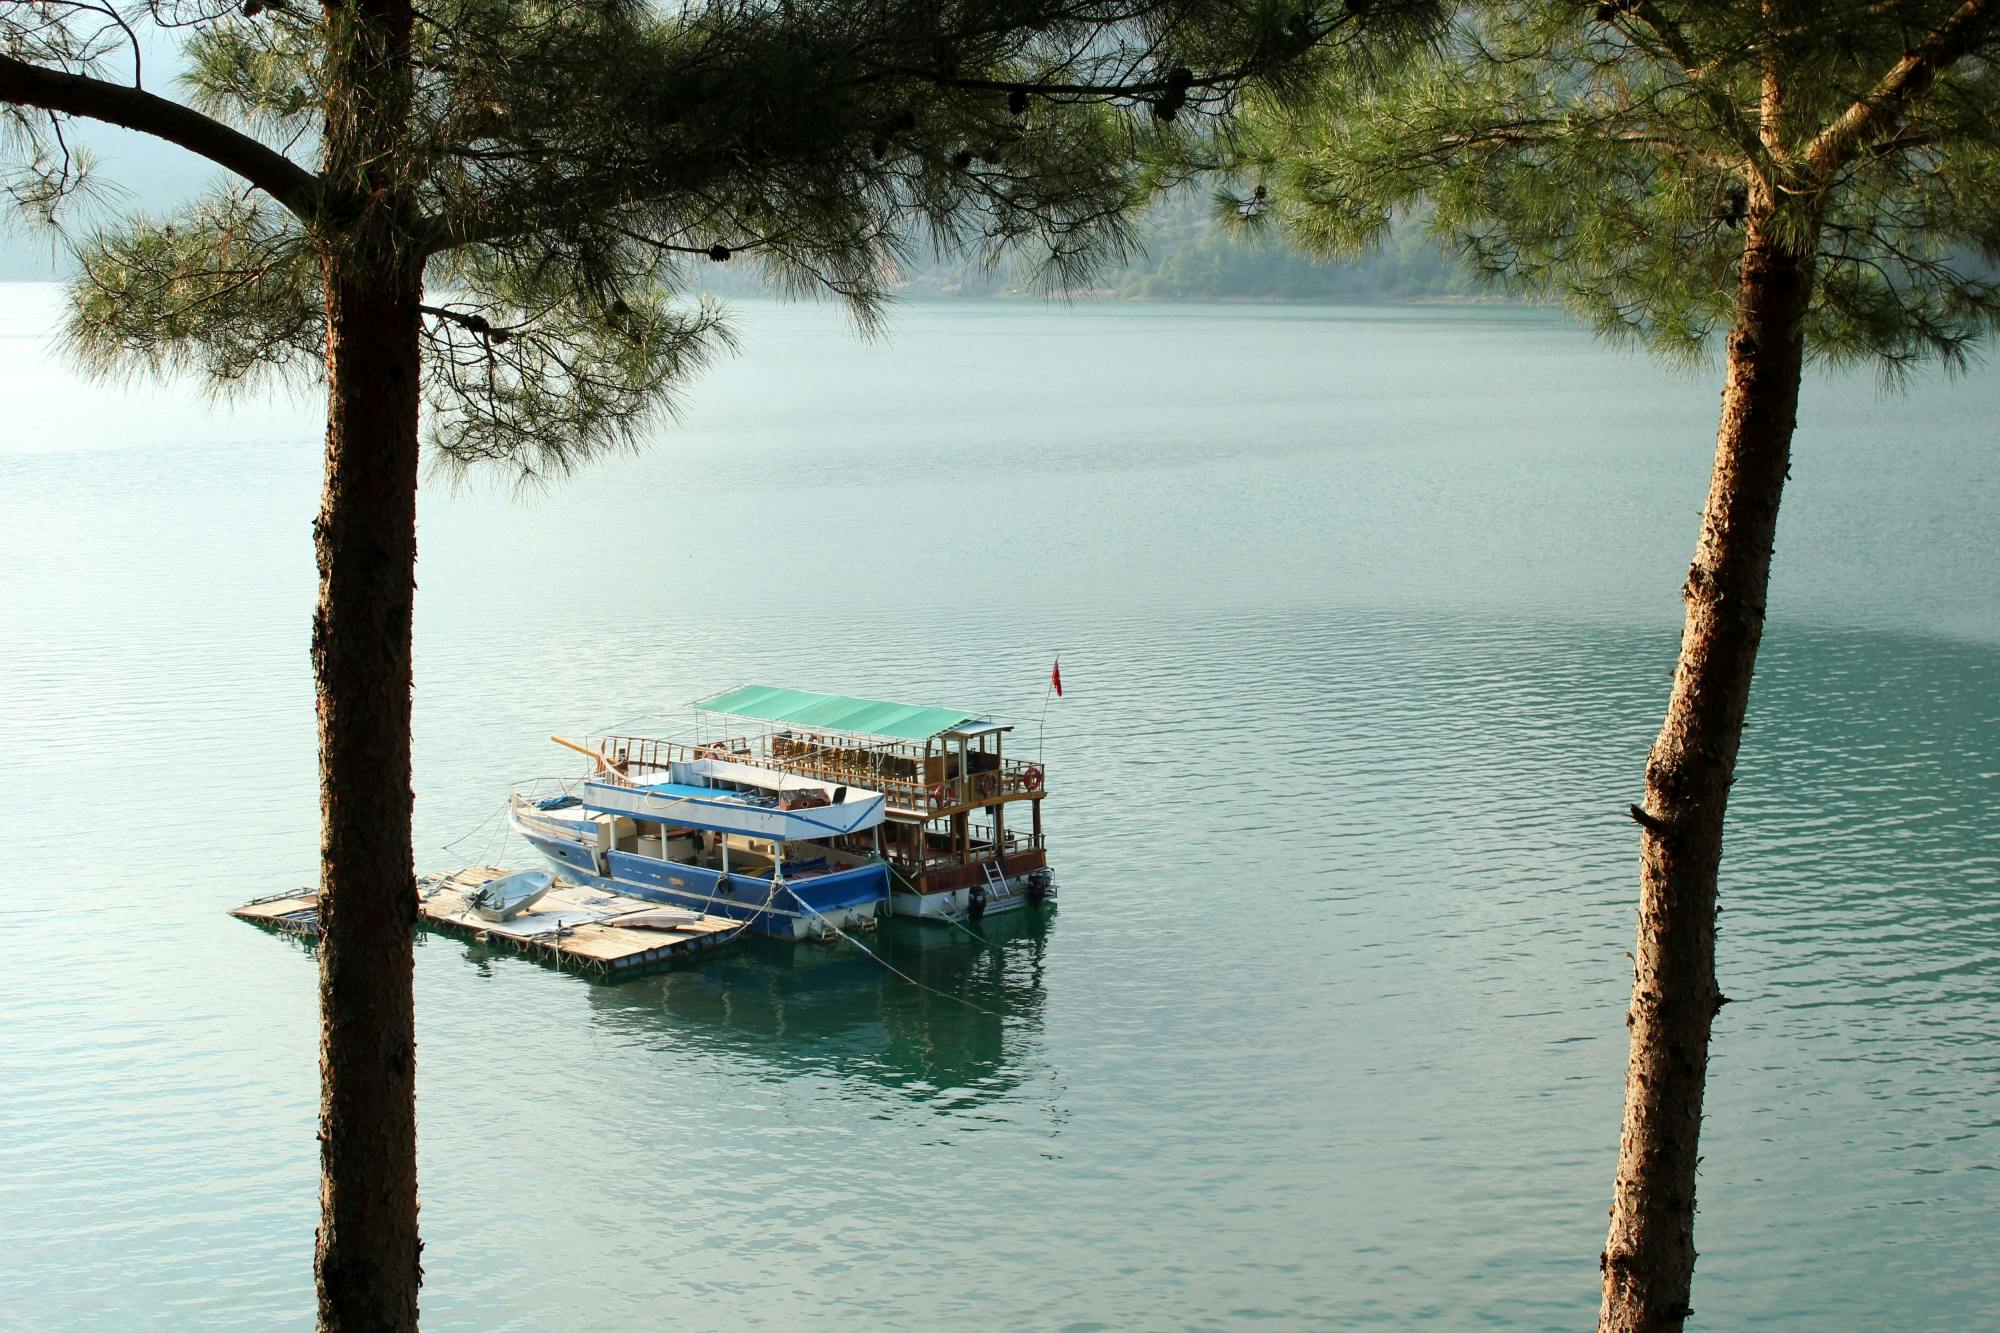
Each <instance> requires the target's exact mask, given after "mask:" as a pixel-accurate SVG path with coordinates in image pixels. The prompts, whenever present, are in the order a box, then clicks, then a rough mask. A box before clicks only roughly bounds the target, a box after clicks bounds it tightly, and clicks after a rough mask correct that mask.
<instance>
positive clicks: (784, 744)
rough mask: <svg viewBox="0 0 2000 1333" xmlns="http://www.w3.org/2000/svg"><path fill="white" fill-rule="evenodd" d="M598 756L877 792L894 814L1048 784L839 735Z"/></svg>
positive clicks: (637, 744) (609, 747)
mask: <svg viewBox="0 0 2000 1333" xmlns="http://www.w3.org/2000/svg"><path fill="white" fill-rule="evenodd" d="M599 749H600V753H602V754H603V755H604V756H605V757H607V758H608V759H611V760H612V761H614V763H618V764H625V765H634V764H636V765H640V766H643V767H648V768H665V767H667V765H669V764H672V763H684V762H688V761H692V760H696V759H727V760H730V761H731V762H733V763H739V764H750V765H753V766H755V767H759V768H769V769H775V770H777V771H779V772H784V773H791V774H795V775H797V776H799V777H807V778H813V779H815V780H817V781H821V782H831V783H835V784H839V785H843V786H853V787H863V788H866V789H868V790H870V791H879V792H881V793H883V795H885V796H887V797H888V801H889V805H890V806H891V807H892V808H894V809H898V810H913V811H925V810H939V811H942V810H958V809H964V808H966V807H969V806H977V805H978V804H979V803H980V801H981V800H990V799H993V798H996V797H1002V796H1019V795H1032V794H1034V793H1035V792H1038V791H1040V790H1041V789H1042V788H1043V786H1045V785H1046V782H1047V777H1046V774H1045V773H1044V771H1043V769H1042V767H1041V766H1040V765H1039V764H1037V763H1035V762H1033V761H1032V760H1026V759H1000V760H997V761H996V762H995V765H994V767H992V768H985V769H981V768H974V769H973V770H972V771H971V772H970V773H955V772H952V771H951V764H950V761H951V760H952V759H953V758H954V756H951V755H937V754H932V755H930V756H926V755H925V753H924V748H923V746H921V745H914V744H909V743H904V742H896V741H874V740H870V739H868V738H865V737H859V736H845V735H841V734H839V733H837V732H835V733H825V732H797V731H794V732H776V733H772V734H770V735H764V736H721V737H716V738H714V739H711V740H703V741H673V740H659V739H655V738H652V737H645V736H606V737H604V738H603V740H602V741H601V742H600V743H599ZM927 778H929V779H931V780H926V779H927ZM611 780H613V781H622V780H623V774H622V773H619V772H617V771H616V770H614V772H613V774H612V775H611Z"/></svg>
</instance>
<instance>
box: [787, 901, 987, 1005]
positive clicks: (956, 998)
mask: <svg viewBox="0 0 2000 1333" xmlns="http://www.w3.org/2000/svg"><path fill="white" fill-rule="evenodd" d="M785 892H786V893H789V894H791V896H792V901H793V902H795V903H797V904H798V905H799V906H800V907H802V908H804V909H805V910H806V911H807V912H808V913H810V914H811V915H813V916H816V917H818V918H819V920H820V924H821V925H823V926H825V927H826V928H827V929H828V930H830V931H832V932H833V933H834V934H836V935H838V936H840V938H842V939H844V940H846V941H847V942H848V943H849V944H851V945H853V946H854V947H855V948H857V949H859V950H861V952H863V953H865V954H867V955H868V956H869V957H870V958H872V959H874V960H875V961H876V962H877V963H880V964H881V965H882V966H883V967H885V968H887V969H888V970H889V971H890V972H893V973H894V974H895V975H897V976H899V977H901V978H902V979H903V980H905V981H907V982H909V983H910V984H911V985H912V986H915V987H916V988H917V989H918V990H922V991H929V992H930V993H931V994H933V995H935V996H938V997H939V998H940V999H946V1000H950V1001H951V1002H952V1003H954V1004H962V1005H964V1006H965V1007H966V1008H968V1009H970V1010H972V1011H973V1012H974V1013H977V1014H985V1015H986V1016H987V1017H988V1018H1005V1017H1006V1015H1004V1014H1001V1013H998V1012H996V1011H994V1010H992V1009H988V1008H985V1007H984V1006H983V1005H977V1004H974V1003H973V1002H972V1001H970V1000H968V999H966V998H965V997H964V996H963V995H953V994H952V993H951V992H950V991H942V990H939V989H938V988H937V987H936V986H926V985H925V984H924V983H923V982H921V981H918V980H917V979H916V978H915V977H913V976H911V975H910V974H909V973H907V972H905V971H903V970H902V969H901V968H899V967H897V966H896V965H895V964H894V963H892V962H890V961H889V960H888V959H886V958H884V957H882V955H880V954H878V953H876V952H875V951H874V950H873V949H871V948H869V947H868V946H867V945H865V944H863V943H862V942H861V941H860V940H857V939H855V938H854V937H853V936H852V935H850V934H848V933H847V932H846V931H844V930H842V929H841V928H840V927H839V926H836V925H834V924H833V922H832V921H830V920H828V919H827V917H826V915H825V914H824V913H822V912H821V911H820V910H819V909H818V908H816V907H814V906H813V905H812V904H811V903H809V902H807V901H806V900H805V899H803V898H801V897H799V895H798V894H797V893H796V892H794V891H793V889H792V886H791V885H789V884H787V885H785Z"/></svg>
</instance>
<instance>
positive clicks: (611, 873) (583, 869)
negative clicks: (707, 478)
mask: <svg viewBox="0 0 2000 1333" xmlns="http://www.w3.org/2000/svg"><path fill="white" fill-rule="evenodd" d="M694 708H695V713H696V719H697V720H696V723H695V725H694V727H693V729H692V734H690V735H687V736H684V737H680V738H672V739H669V738H655V737H643V736H605V737H602V738H600V739H598V740H597V741H596V742H595V744H582V743H579V742H576V741H568V740H563V739H562V738H560V737H553V738H552V739H554V740H556V741H557V743H558V744H561V745H566V746H568V747H569V748H571V749H574V750H577V751H579V752H581V753H583V754H585V755H588V756H589V757H590V758H591V759H592V760H593V768H592V770H591V772H590V774H589V775H588V776H587V777H586V778H584V779H583V780H582V782H581V784H580V785H579V784H570V785H569V789H568V790H566V791H565V792H564V793H563V794H560V795H555V796H551V797H542V798H541V799H537V796H536V794H535V793H531V792H516V793H514V795H513V796H512V797H511V798H510V801H509V821H510V823H511V824H512V826H513V828H514V830H515V831H516V832H518V833H520V834H521V835H522V836H524V837H526V838H527V839H528V840H529V842H531V843H533V844H534V846H535V847H536V848H537V849H538V850H539V851H541V852H542V854H543V855H544V856H546V857H548V858H549V859H550V860H551V861H552V862H554V863H555V864H556V865H557V866H558V867H559V868H560V869H561V870H562V871H563V872H564V873H565V874H566V875H568V876H570V877H572V878H579V879H582V880H584V881H586V882H602V883H608V884H612V885H615V886H616V887H617V888H618V889H620V890H621V891H623V892H626V893H632V894H637V895H639V896H642V897H647V898H651V899H654V900H657V901H662V902H668V903H672V904H674V905H676V906H681V907H693V908H698V909H700V910H702V911H705V912H709V913H711V914H714V913H718V912H719V913H722V914H725V915H730V916H735V917H739V918H741V919H743V920H746V921H748V922H749V923H750V925H751V928H752V929H756V930H761V931H764V932H765V933H768V934H772V935H778V936H781V937H788V938H791V937H798V936H803V935H811V934H822V933H826V932H828V931H830V930H844V929H847V928H849V927H850V926H854V925H858V924H860V923H861V922H862V921H863V920H864V918H867V917H868V916H870V915H871V914H872V913H873V912H874V910H875V908H876V907H877V906H878V905H880V904H882V903H883V902H884V901H886V902H887V904H888V907H889V909H890V910H891V911H892V912H894V913H895V914H897V915H899V916H908V917H916V918H919V919H922V920H929V921H965V920H974V921H976V920H979V919H980V918H982V917H984V916H986V915H987V914H989V913H996V912H1005V911H1011V910H1015V909H1018V908H1021V907H1024V906H1038V905H1040V904H1041V903H1042V902H1044V901H1045V900H1046V899H1048V898H1050V897H1052V896H1053V895H1054V888H1053V885H1052V883H1051V877H1050V872H1049V869H1048V860H1047V856H1046V853H1045V851H1044V846H1043V840H1042V800H1043V798H1044V797H1045V796H1046V795H1047V775H1046V773H1045V772H1044V770H1043V769H1042V767H1041V765H1039V764H1036V763H1031V762H1027V761H1023V760H1015V759H1009V758H1007V757H1006V756H1005V754H1004V753H1003V748H1004V741H1005V737H1006V735H1007V733H1008V732H1009V731H1011V730H1012V728H1011V727H1009V726H1007V725H1006V724H1003V723H999V722H993V721H989V720H986V719H983V718H982V717H980V716H979V715H978V714H976V713H971V712H966V711H963V710H959V709H950V708H936V707H925V706H919V705H911V704H897V703H889V702H886V701H883V700H875V699H855V698H849V697H847V696H844V695H833V694H815V693H810V692H807V691H803V690H788V689H777V688H773V687H770V686H763V685H747V686H743V687H741V688H738V689H734V690H728V691H725V692H723V693H721V694H718V695H715V696H713V697H711V698H708V699H704V700H702V701H700V702H699V703H697V704H695V705H694ZM1022 803H1026V805H1027V806H1028V812H1029V821H1028V823H1029V827H1028V828H1027V829H1026V830H1022V829H1019V828H1010V827H1009V820H1008V812H1009V810H1010V809H1012V808H1015V807H1018V806H1019V805H1020V804H1022Z"/></svg>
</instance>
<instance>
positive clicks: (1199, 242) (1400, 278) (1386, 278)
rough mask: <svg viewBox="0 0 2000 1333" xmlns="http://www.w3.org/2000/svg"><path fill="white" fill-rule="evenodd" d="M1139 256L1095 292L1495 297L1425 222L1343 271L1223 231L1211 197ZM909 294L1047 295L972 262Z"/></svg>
mask: <svg viewBox="0 0 2000 1333" xmlns="http://www.w3.org/2000/svg"><path fill="white" fill-rule="evenodd" d="M1138 236H1139V244H1140V251H1139V253H1137V254H1134V255H1133V256H1132V258H1131V260H1130V262H1128V263H1127V264H1126V265H1125V266H1124V267H1122V268H1120V269H1117V270H1114V271H1112V272H1110V273H1107V274H1106V275H1105V276H1104V277H1103V278H1102V279H1101V280H1100V281H1099V283H1098V284H1097V286H1096V287H1094V288H1093V289H1092V294H1093V295H1097V296H1101V297H1108V298H1111V299H1123V300H1142V301H1167V300H1179V301H1417V300H1455V299H1466V298H1473V297H1482V296H1490V295H1491V293H1490V291H1489V289H1487V288H1486V287H1484V286H1483V285H1482V284H1480V282H1479V281H1478V280H1477V279H1475V278H1472V277H1469V276H1467V275H1466V274H1465V273H1464V272H1463V271H1461V270H1460V269H1459V268H1458V267H1457V266H1456V265H1454V264H1453V263H1452V262H1451V261H1450V260H1448V259H1447V258H1446V257H1445V256H1443V255H1442V254H1440V253H1439V252H1438V250H1437V249H1436V247H1435V246H1434V245H1433V244H1432V243H1431V241H1430V240H1429V239H1428V238H1426V237H1425V235H1424V232H1423V228H1422V227H1421V226H1420V225H1415V224H1412V225H1410V226H1406V227H1403V228H1400V229H1399V230H1398V231H1397V233H1396V234H1395V236H1393V237H1392V238H1391V240H1390V241H1389V243H1388V244H1387V245H1385V246H1384V247H1383V248H1382V249H1381V250H1380V251H1379V252H1378V253H1376V254H1373V255H1370V256H1368V257H1367V258H1365V259H1362V260H1359V261H1356V262H1352V263H1341V264H1327V263H1321V262H1318V261H1316V260H1313V259H1309V258H1307V257H1306V256H1304V255H1302V254H1300V253H1299V252H1298V251H1297V250H1295V249H1293V248H1292V247H1291V246H1289V245H1287V244H1286V243H1285V242H1284V240H1283V238H1282V237H1281V236H1279V235H1278V234H1277V233H1276V230H1275V229H1269V230H1268V231H1267V232H1266V233H1265V234H1262V235H1256V234H1252V235H1245V234H1243V233H1241V232H1239V231H1237V230H1235V229H1232V228H1227V227H1224V226H1223V225H1221V223H1219V222H1218V221H1217V220H1216V218H1215V208H1214V205H1213V204H1212V202H1211V201H1210V200H1209V198H1208V197H1207V196H1206V195H1203V194H1199V193H1194V192H1190V193H1187V194H1181V195H1175V196H1172V197H1169V198H1167V199H1163V200H1161V201H1160V202H1159V203H1157V204H1155V205H1154V206H1153V208H1152V209H1150V210H1149V211H1148V212H1147V214H1146V216H1145V217H1144V218H1143V219H1142V220H1141V222H1140V225H1139V227H1138ZM908 285H909V290H910V291H912V292H913V293H920V294H935V295H964V296H979V295H1006V294H1020V293H1025V292H1031V291H1039V290H1040V289H1039V287H1038V285H1037V284H1036V283H1035V282H1034V275H1033V273H1032V272H1031V271H1029V270H1028V269H1026V268H1024V267H1021V266H1016V267H1013V268H1009V269H1006V270H1003V271H1002V272H1001V273H999V274H997V275H989V274H983V273H980V272H979V271H978V270H977V269H976V268H975V267H973V266H971V265H968V264H965V263H942V264H936V265H932V266H930V267H928V268H923V269H919V270H917V271H914V272H912V273H911V274H910V279H909V284H908Z"/></svg>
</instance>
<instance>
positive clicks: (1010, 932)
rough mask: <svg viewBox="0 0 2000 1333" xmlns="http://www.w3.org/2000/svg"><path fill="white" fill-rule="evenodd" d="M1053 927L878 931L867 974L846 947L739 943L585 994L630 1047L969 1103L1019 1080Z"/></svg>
mask: <svg viewBox="0 0 2000 1333" xmlns="http://www.w3.org/2000/svg"><path fill="white" fill-rule="evenodd" d="M1052 927H1053V915H1052V914H1051V915H1045V914H1043V913H1040V912H1017V913H1010V914H1008V915H1007V916H1004V917H995V918H991V919H989V920H988V921H986V922H984V923H982V925H981V926H980V927H979V928H978V929H977V930H976V932H968V931H963V930H954V931H952V932H951V934H950V936H949V937H946V936H944V935H942V934H940V932H939V931H938V930H937V928H936V927H935V926H932V927H928V928H926V927H925V926H923V925H920V924H918V923H916V922H913V921H907V920H900V919H891V920H888V921H885V922H883V924H882V927H881V929H880V930H879V931H878V932H877V933H876V935H875V936H874V937H873V938H871V939H870V940H869V941H868V948H869V949H871V950H873V951H874V952H875V953H876V954H877V955H879V956H880V958H881V960H882V961H879V962H878V961H877V960H876V958H872V957H870V956H869V955H868V954H866V953H863V952H862V951H861V950H859V949H857V948H855V947H854V946H852V945H848V944H842V943H836V944H831V945H807V946H797V945H792V944H784V943H779V942H776V941H771V940H763V939H749V938H747V937H746V938H745V940H744V941H742V946H741V947H739V948H736V949H733V950H731V951H730V952H728V953H727V954H718V955H716V956H714V957H712V958H708V959H705V960H703V961H701V962H698V963H694V964H690V965H688V966H684V967H679V968H676V969H674V970H673V971H671V972H667V973H663V974H659V975H655V976H650V977H642V978H638V979H635V980H632V981H625V982H619V983H617V984H612V985H603V984H600V985H593V986H591V987H589V988H588V992H587V993H588V995H589V1002H590V1005H591V1008H592V1010H593V1012H594V1013H595V1014H596V1015H597V1016H598V1018H599V1019H600V1020H601V1021H603V1022H604V1023H606V1024H608V1025H610V1026H612V1027H614V1028H616V1029H618V1030H620V1031H622V1032H626V1033H629V1034H631V1035H632V1036H634V1037H635V1038H639V1039H644V1040H656V1039H659V1038H662V1037H665V1038H669V1039H671V1040H672V1042H673V1043H674V1044H675V1045H676V1046H681V1047H696V1048H700V1049H703V1050H710V1051H714V1052H716V1053H718V1054H725V1055H730V1056H748V1057H753V1058H756V1059H759V1060H765V1061H770V1062H773V1063H776V1064H779V1065H782V1066H784V1067H785V1071H786V1072H796V1071H800V1070H807V1069H819V1070H823V1071H831V1072H836V1073H840V1074H843V1075H850V1076H854V1077H859V1078H865V1079H868V1080H870V1081H872V1082H876V1083H881V1084H885V1085H887V1086H890V1087H895V1088H899V1089H908V1090H913V1091H916V1092H919V1093H924V1094H927V1093H929V1092H930V1091H932V1090H935V1089H946V1088H949V1089H961V1090H964V1091H965V1092H966V1093H968V1094H970V1095H971V1096H973V1097H974V1098H979V1097H983V1096H986V1095H991V1094H997V1093H999V1092H1004V1091H1006V1090H1007V1089H1009V1088H1012V1087H1014V1086H1016V1085H1017V1084H1019V1083H1020V1082H1021V1081H1022V1079H1023V1078H1024V1077H1025V1076H1026V1074H1027V1072H1028V1066H1029V1059H1028V1052H1029V1049H1030V1047H1031V1046H1032V1044H1033V1043H1034V1042H1035V1041H1036V1039H1037V1038H1038V1036H1039V1034H1040V1032H1041V1026H1042V1011H1043V1003H1044V999H1045V995H1044V990H1043V969H1044V966H1045V961H1046V951H1047V946H1048V939H1049V933H1050V930H1051V929H1052ZM883 962H886V963H888V964H889V965H891V966H893V967H894V968H896V969H897V971H900V972H902V973H904V974H905V975H907V976H908V977H909V978H911V979H912V980H913V981H915V982H917V983H920V984H918V985H912V984H911V981H906V980H904V979H903V978H902V977H898V976H896V975H895V974H894V973H892V972H890V971H889V970H888V969H887V968H885V967H884V966H883Z"/></svg>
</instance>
